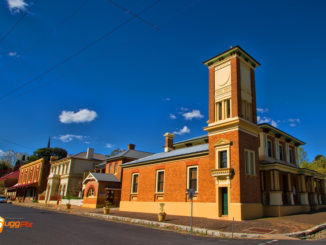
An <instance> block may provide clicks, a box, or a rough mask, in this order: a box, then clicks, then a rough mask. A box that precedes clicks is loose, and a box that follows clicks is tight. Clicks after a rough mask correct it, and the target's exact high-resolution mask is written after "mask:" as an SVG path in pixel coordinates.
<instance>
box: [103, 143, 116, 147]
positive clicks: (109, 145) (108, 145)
mask: <svg viewBox="0 0 326 245" xmlns="http://www.w3.org/2000/svg"><path fill="white" fill-rule="evenodd" d="M113 146H114V145H113V144H110V143H107V144H105V147H106V148H112V147H113Z"/></svg>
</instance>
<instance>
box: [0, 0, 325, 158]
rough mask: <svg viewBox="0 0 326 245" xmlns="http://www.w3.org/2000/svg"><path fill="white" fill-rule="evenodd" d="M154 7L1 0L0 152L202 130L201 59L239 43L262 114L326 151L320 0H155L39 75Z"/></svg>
mask: <svg viewBox="0 0 326 245" xmlns="http://www.w3.org/2000/svg"><path fill="white" fill-rule="evenodd" d="M153 2H155V1H145V0H134V1H131V0H116V1H115V3H118V4H119V5H121V6H123V7H125V8H127V9H129V10H130V11H131V12H126V11H123V10H122V9H120V8H118V7H117V6H115V5H114V4H112V2H110V1H108V0H93V1H90V0H89V1H81V0H71V1H63V0H58V1H29V0H0V40H1V41H0V81H1V83H0V110H1V115H2V116H1V120H0V128H1V133H0V151H7V150H10V149H13V150H15V151H19V152H28V153H32V151H33V150H35V149H37V148H39V147H45V146H46V144H47V141H48V137H49V136H51V137H52V146H57V147H62V148H65V149H67V150H68V152H69V153H71V154H73V153H78V152H81V151H85V150H86V149H87V147H94V148H95V152H98V153H103V154H108V153H110V152H111V151H112V150H113V149H115V148H118V147H119V148H123V149H125V148H126V147H127V144H128V143H134V144H136V149H139V150H144V151H149V152H159V151H162V147H163V145H164V138H163V134H164V133H165V132H176V133H179V134H177V136H176V138H175V140H176V141H179V140H182V139H186V138H189V137H195V136H198V135H202V134H205V132H204V131H203V127H204V126H206V121H207V119H208V114H207V111H208V97H207V96H208V70H207V67H205V66H204V65H203V64H202V61H204V60H206V59H208V58H211V57H212V56H215V55H216V54H218V53H220V52H222V51H225V50H226V49H228V48H230V46H235V45H240V46H241V47H242V48H243V49H245V50H246V51H247V52H248V53H249V54H251V55H252V56H253V57H254V58H255V59H257V60H258V61H259V62H260V63H261V64H262V65H261V66H260V67H259V68H258V69H256V91H257V107H258V108H259V112H258V115H259V117H260V120H261V121H266V122H269V123H273V124H275V125H277V127H278V128H280V129H281V130H284V131H286V132H288V133H289V134H291V135H293V136H295V137H297V138H299V139H301V140H303V141H305V142H306V143H307V145H306V146H305V149H306V150H307V152H308V156H309V158H310V159H312V158H313V157H314V156H315V155H317V154H324V155H325V154H326V152H325V144H324V139H325V138H326V131H325V130H324V126H325V119H326V116H325V106H326V100H325V99H324V96H325V89H326V83H325V75H324V70H325V60H324V57H325V55H326V50H325V49H324V48H323V46H324V44H325V43H326V33H325V32H326V29H325V23H326V17H325V14H324V9H325V7H326V6H325V3H324V2H323V1H309V2H306V1H272V2H265V1H232V2H228V1H214V0H211V1H209V0H207V1H205V0H194V1H191V0H180V1H163V0H162V1H159V2H158V3H156V2H155V3H156V4H155V5H154V6H152V8H150V9H148V10H147V11H146V12H144V13H142V14H141V18H142V20H141V19H140V18H135V19H133V20H131V21H130V22H129V23H128V24H125V25H123V26H121V27H119V28H118V29H117V30H116V31H115V32H113V33H112V34H110V35H108V36H107V37H106V38H104V39H103V40H101V41H99V42H97V43H96V44H95V45H93V46H91V47H89V48H88V49H87V50H85V51H84V52H82V53H81V54H79V55H78V56H74V57H73V58H72V59H70V60H69V61H67V62H66V63H64V64H63V65H60V66H57V67H56V68H55V69H53V70H52V71H51V72H48V73H46V74H43V72H44V71H46V70H48V69H50V68H52V67H53V66H54V65H56V64H58V63H60V62H61V61H62V60H64V59H65V58H67V57H69V56H71V55H73V54H75V53H76V52H78V51H79V50H80V49H82V48H83V47H85V46H86V45H88V44H89V43H91V42H92V41H94V40H96V39H98V38H99V37H101V36H102V35H103V34H104V33H107V32H110V31H111V30H114V28H116V27H118V26H119V25H121V24H122V23H124V22H125V21H127V20H128V19H129V18H131V17H132V15H131V13H139V12H140V11H142V10H143V9H144V8H147V7H148V6H150V5H151V4H152V3H153ZM20 18H21V20H20ZM19 20H20V21H19ZM18 21H19V22H18ZM17 22H18V24H17V25H16V26H15V28H13V29H11V28H12V27H13V25H14V24H15V23H17ZM153 26H154V27H155V26H156V27H157V28H156V27H155V28H154V27H153ZM10 30H12V31H11V32H10V33H9V34H8V35H6V33H8V32H9V31H10ZM4 35H6V36H5V38H2V37H4ZM1 38H2V39H1ZM39 74H43V75H41V77H40V79H36V80H31V79H33V78H36V77H38V75H39ZM30 81H32V82H30ZM26 82H27V85H26V86H24V87H21V86H22V84H25V83H26Z"/></svg>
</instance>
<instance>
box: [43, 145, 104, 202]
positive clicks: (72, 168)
mask: <svg viewBox="0 0 326 245" xmlns="http://www.w3.org/2000/svg"><path fill="white" fill-rule="evenodd" d="M105 158H106V156H105V155H102V154H97V153H94V149H93V148H88V149H87V152H81V153H78V154H75V155H71V156H67V157H66V158H63V159H60V160H57V158H54V157H52V158H51V161H50V165H51V169H50V174H49V177H48V180H47V188H46V191H45V192H44V193H43V194H42V195H41V196H40V199H41V201H43V202H45V203H52V204H59V203H60V200H61V199H62V198H63V197H66V196H70V197H74V198H76V197H80V198H82V193H81V191H82V181H83V174H84V172H86V171H89V170H92V169H94V167H95V166H96V164H99V163H101V162H103V161H104V160H105Z"/></svg>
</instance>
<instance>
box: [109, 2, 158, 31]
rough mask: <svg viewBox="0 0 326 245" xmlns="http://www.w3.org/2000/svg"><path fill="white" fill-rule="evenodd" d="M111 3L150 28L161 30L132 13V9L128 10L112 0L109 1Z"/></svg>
mask: <svg viewBox="0 0 326 245" xmlns="http://www.w3.org/2000/svg"><path fill="white" fill-rule="evenodd" d="M107 1H108V2H109V3H111V4H112V5H114V6H116V7H118V8H119V9H122V10H123V11H124V12H125V13H126V14H130V15H132V16H134V17H135V18H137V19H139V20H141V21H142V22H144V23H145V24H147V25H149V26H150V27H152V28H154V29H156V30H159V28H158V26H156V25H154V24H153V23H151V22H150V21H148V20H146V19H144V18H143V17H141V16H139V15H138V14H136V13H134V12H132V11H131V10H130V9H127V8H125V7H123V6H122V5H120V4H118V3H116V2H114V1H112V0H107Z"/></svg>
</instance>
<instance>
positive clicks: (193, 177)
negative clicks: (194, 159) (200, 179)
mask: <svg viewBox="0 0 326 245" xmlns="http://www.w3.org/2000/svg"><path fill="white" fill-rule="evenodd" d="M189 188H190V189H194V190H195V191H197V168H190V169H189Z"/></svg>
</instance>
